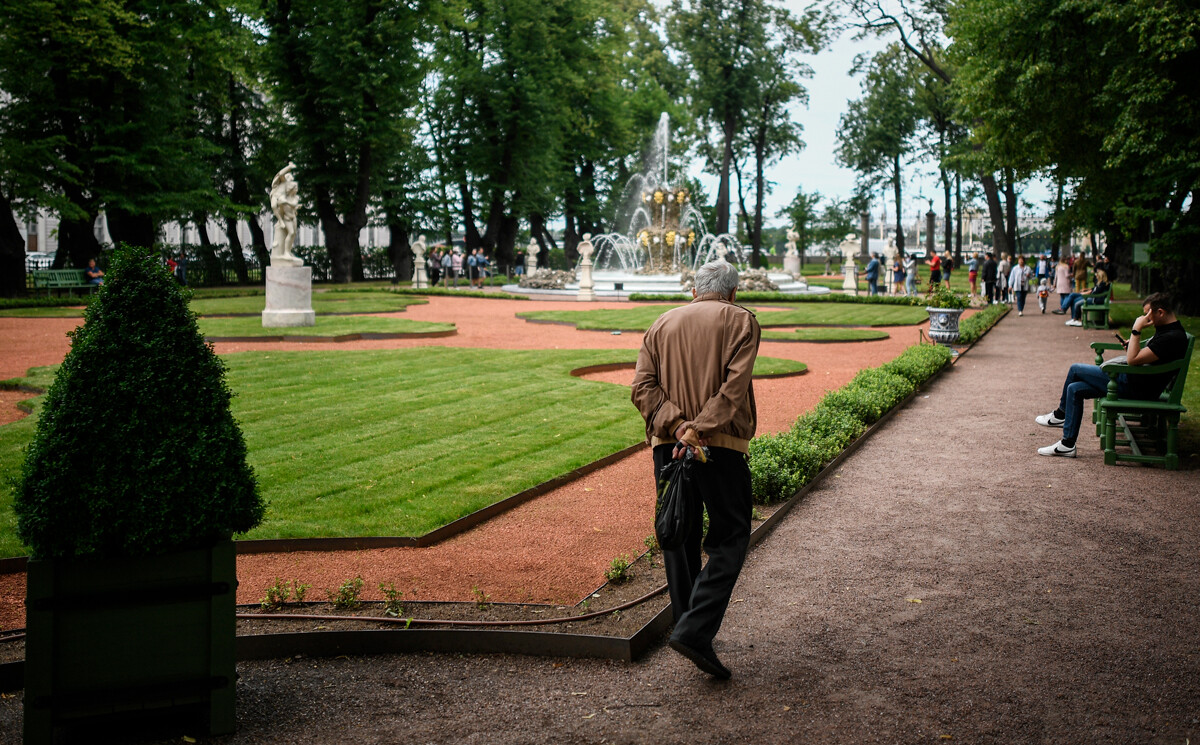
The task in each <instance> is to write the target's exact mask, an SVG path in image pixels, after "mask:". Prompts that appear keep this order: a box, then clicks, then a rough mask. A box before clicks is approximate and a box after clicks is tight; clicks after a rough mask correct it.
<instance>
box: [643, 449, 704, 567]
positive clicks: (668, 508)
mask: <svg viewBox="0 0 1200 745" xmlns="http://www.w3.org/2000/svg"><path fill="white" fill-rule="evenodd" d="M699 468H700V465H698V463H697V462H696V459H695V458H694V457H693V456H692V454H691V452H688V453H687V454H686V455H684V456H683V457H682V458H680V459H679V460H672V461H669V462H668V463H667V464H666V465H665V466H663V467H662V470H660V471H659V472H658V500H657V502H656V503H655V507H654V535H655V536H656V537H657V538H658V545H659V547H660V548H662V549H664V550H669V549H675V548H679V547H680V546H682V545H683V542H684V540H685V539H686V538H687V535H688V531H689V530H690V529H691V527H692V525H691V521H692V519H693V518H694V517H695V515H696V512H697V510H695V509H693V508H692V505H693V504H694V503H695V500H696V499H698V498H699V497H698V496H697V495H696V488H695V483H696V482H695V479H696V478H697V477H698V476H697V473H696V471H697V469H699Z"/></svg>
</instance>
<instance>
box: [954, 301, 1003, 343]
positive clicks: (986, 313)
mask: <svg viewBox="0 0 1200 745" xmlns="http://www.w3.org/2000/svg"><path fill="white" fill-rule="evenodd" d="M1007 312H1008V306H1007V305H1003V304H998V305H989V306H988V307H986V308H984V309H983V310H981V311H979V312H978V313H976V314H975V315H973V316H971V317H970V318H966V319H963V321H962V322H961V323H960V324H958V343H959V344H974V343H975V342H977V341H979V337H981V336H983V333H984V332H985V331H987V330H988V329H990V328H991V327H992V326H993V325H995V323H996V321H999V320H1000V319H1001V318H1003V317H1004V314H1005V313H1007Z"/></svg>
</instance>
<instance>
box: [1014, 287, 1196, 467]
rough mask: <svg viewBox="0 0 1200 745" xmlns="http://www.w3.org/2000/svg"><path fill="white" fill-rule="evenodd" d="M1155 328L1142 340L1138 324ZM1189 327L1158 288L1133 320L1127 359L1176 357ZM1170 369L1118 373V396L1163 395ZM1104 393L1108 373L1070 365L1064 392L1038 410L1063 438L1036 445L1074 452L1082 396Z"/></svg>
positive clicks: (1051, 451) (1049, 451)
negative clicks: (1052, 405) (1052, 403)
mask: <svg viewBox="0 0 1200 745" xmlns="http://www.w3.org/2000/svg"><path fill="white" fill-rule="evenodd" d="M1147 326H1153V327H1154V328H1155V332H1154V336H1153V338H1151V339H1150V341H1149V342H1148V343H1147V344H1146V346H1144V347H1143V346H1142V345H1141V333H1142V329H1144V328H1145V327H1147ZM1187 344H1188V343H1187V333H1186V332H1185V331H1184V330H1183V324H1182V323H1180V322H1179V319H1177V318H1176V317H1175V306H1174V304H1173V303H1172V302H1171V298H1170V296H1168V295H1167V294H1166V293H1165V292H1156V293H1154V294H1153V295H1151V296H1150V297H1148V298H1146V300H1145V301H1144V302H1143V303H1142V315H1141V316H1138V318H1137V319H1136V320H1135V321H1134V322H1133V329H1132V330H1131V331H1130V332H1129V342H1128V343H1127V346H1126V351H1127V354H1126V364H1129V365H1150V364H1153V363H1155V362H1174V361H1175V360H1178V359H1181V358H1182V357H1183V356H1184V355H1185V354H1187ZM1172 377H1173V375H1172V374H1171V373H1167V374H1164V375H1134V376H1132V377H1128V376H1125V375H1122V376H1120V377H1119V378H1118V379H1117V386H1118V391H1119V393H1120V396H1121V398H1136V399H1142V400H1153V399H1156V398H1158V397H1159V396H1160V395H1162V392H1163V390H1165V389H1166V387H1167V386H1168V385H1169V384H1170V383H1171V378H1172ZM1106 393H1108V375H1106V374H1105V373H1104V371H1103V370H1101V369H1100V368H1099V367H1098V366H1097V365H1083V364H1075V365H1071V370H1070V371H1069V372H1068V373H1067V380H1066V382H1065V383H1063V391H1062V398H1061V399H1059V402H1058V408H1057V409H1055V410H1054V411H1052V412H1050V413H1049V414H1042V415H1041V416H1039V417H1038V418H1037V419H1036V420H1035V421H1036V422H1037V423H1038V424H1040V425H1042V426H1044V427H1058V426H1061V427H1062V430H1063V436H1062V439H1061V440H1059V441H1058V442H1056V443H1054V444H1053V445H1047V446H1046V447H1044V448H1038V453H1039V454H1040V455H1051V456H1054V455H1058V456H1062V457H1065V458H1074V457H1075V438H1077V437H1078V436H1079V427H1080V425H1081V424H1082V423H1083V406H1084V404H1083V402H1084V399H1088V398H1100V397H1101V396H1103V395H1105V394H1106Z"/></svg>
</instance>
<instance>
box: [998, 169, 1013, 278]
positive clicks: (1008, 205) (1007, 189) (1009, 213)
mask: <svg viewBox="0 0 1200 745" xmlns="http://www.w3.org/2000/svg"><path fill="white" fill-rule="evenodd" d="M1004 205H1005V215H1004V217H1005V222H1004V237H1005V238H1007V239H1008V246H1009V253H1012V251H1013V250H1014V249H1016V248H1017V238H1018V236H1017V184H1016V176H1015V175H1014V174H1013V170H1012V169H1011V168H1006V169H1004ZM996 258H997V259H999V258H1000V257H999V256H997V257H996Z"/></svg>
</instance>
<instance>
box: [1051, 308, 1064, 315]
mask: <svg viewBox="0 0 1200 745" xmlns="http://www.w3.org/2000/svg"><path fill="white" fill-rule="evenodd" d="M1050 312H1051V313H1053V314H1054V315H1056V316H1065V315H1066V314H1067V312H1066V311H1065V310H1059V309H1058V308H1055V309H1054V310H1052V311H1050Z"/></svg>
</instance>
